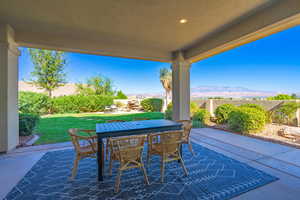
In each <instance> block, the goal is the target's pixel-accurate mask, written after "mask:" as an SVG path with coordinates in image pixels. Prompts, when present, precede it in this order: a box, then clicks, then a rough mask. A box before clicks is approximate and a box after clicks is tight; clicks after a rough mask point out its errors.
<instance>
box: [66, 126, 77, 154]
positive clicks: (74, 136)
mask: <svg viewBox="0 0 300 200" xmlns="http://www.w3.org/2000/svg"><path fill="white" fill-rule="evenodd" d="M78 130H79V129H78V128H70V129H69V130H68V132H69V135H70V137H71V141H72V143H73V146H74V148H75V151H77V152H79V151H80V143H79V138H78V135H77V134H78Z"/></svg>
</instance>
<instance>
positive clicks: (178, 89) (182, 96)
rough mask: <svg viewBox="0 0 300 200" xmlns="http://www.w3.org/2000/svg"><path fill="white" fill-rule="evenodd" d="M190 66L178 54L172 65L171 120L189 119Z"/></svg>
mask: <svg viewBox="0 0 300 200" xmlns="http://www.w3.org/2000/svg"><path fill="white" fill-rule="evenodd" d="M190 66H191V63H190V62H188V61H187V60H185V59H184V57H183V55H182V53H178V54H177V55H176V57H175V58H174V60H173V64H172V104H173V120H188V119H190Z"/></svg>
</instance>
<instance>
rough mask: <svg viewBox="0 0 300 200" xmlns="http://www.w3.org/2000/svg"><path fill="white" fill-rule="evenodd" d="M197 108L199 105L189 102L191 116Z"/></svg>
mask: <svg viewBox="0 0 300 200" xmlns="http://www.w3.org/2000/svg"><path fill="white" fill-rule="evenodd" d="M198 110H199V106H198V104H197V103H196V102H193V101H192V102H191V104H190V111H191V115H192V116H193V115H194V113H196V112H197V111H198Z"/></svg>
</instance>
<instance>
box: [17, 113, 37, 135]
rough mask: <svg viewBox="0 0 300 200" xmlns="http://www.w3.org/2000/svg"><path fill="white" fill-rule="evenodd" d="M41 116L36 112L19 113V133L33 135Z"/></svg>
mask: <svg viewBox="0 0 300 200" xmlns="http://www.w3.org/2000/svg"><path fill="white" fill-rule="evenodd" d="M39 119H40V117H39V115H36V114H25V113H20V114H19V135H20V136H28V135H31V134H32V132H33V130H34V128H35V126H36V124H37V122H38V121H39Z"/></svg>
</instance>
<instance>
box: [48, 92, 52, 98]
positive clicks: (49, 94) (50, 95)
mask: <svg viewBox="0 0 300 200" xmlns="http://www.w3.org/2000/svg"><path fill="white" fill-rule="evenodd" d="M48 96H49V97H50V98H52V90H48Z"/></svg>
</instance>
